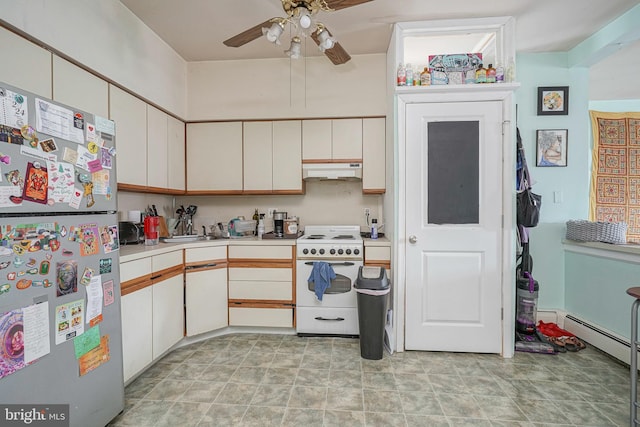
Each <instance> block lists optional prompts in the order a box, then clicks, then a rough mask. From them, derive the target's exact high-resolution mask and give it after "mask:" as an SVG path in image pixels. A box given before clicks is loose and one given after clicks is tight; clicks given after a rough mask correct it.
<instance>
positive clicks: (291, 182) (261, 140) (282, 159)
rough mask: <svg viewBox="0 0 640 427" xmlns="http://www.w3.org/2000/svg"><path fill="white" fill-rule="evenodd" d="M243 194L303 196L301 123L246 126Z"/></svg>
mask: <svg viewBox="0 0 640 427" xmlns="http://www.w3.org/2000/svg"><path fill="white" fill-rule="evenodd" d="M243 127H244V192H245V193H248V194H251V193H257V194H267V193H269V194H272V193H281V194H282V193H286V194H301V193H302V192H303V187H302V144H301V138H302V135H301V122H300V120H285V121H274V122H244V124H243Z"/></svg>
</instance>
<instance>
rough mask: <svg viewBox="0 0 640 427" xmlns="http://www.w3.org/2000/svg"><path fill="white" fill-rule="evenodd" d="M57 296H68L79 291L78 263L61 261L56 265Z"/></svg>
mask: <svg viewBox="0 0 640 427" xmlns="http://www.w3.org/2000/svg"><path fill="white" fill-rule="evenodd" d="M56 284H57V287H58V289H57V295H58V296H62V295H68V294H72V293H74V292H77V291H78V263H77V262H75V261H73V260H70V261H61V262H58V263H56Z"/></svg>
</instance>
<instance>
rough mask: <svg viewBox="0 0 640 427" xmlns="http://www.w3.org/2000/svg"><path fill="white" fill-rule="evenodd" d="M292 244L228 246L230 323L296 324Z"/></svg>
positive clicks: (288, 325) (257, 324) (238, 324)
mask: <svg viewBox="0 0 640 427" xmlns="http://www.w3.org/2000/svg"><path fill="white" fill-rule="evenodd" d="M294 287H295V280H294V268H293V249H292V247H291V246H280V245H279V246H276V245H273V246H271V245H239V246H229V325H230V326H263V327H264V326H271V327H288V328H291V327H293V326H294V323H293V320H294V306H295V296H294Z"/></svg>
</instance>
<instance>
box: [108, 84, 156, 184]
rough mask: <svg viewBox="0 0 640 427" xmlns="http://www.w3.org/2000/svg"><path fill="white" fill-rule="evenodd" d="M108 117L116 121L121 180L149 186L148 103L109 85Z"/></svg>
mask: <svg viewBox="0 0 640 427" xmlns="http://www.w3.org/2000/svg"><path fill="white" fill-rule="evenodd" d="M109 101H110V102H109V118H110V119H111V120H113V121H114V122H115V124H116V141H117V143H116V145H117V156H118V161H117V163H116V165H117V173H118V184H128V185H129V186H133V187H130V188H136V187H146V186H147V162H146V161H144V160H142V159H146V158H147V125H146V123H147V104H146V103H145V102H144V101H142V100H140V99H138V98H136V97H135V96H133V95H130V94H129V93H127V92H125V91H123V90H122V89H119V88H118V87H116V86H114V85H109Z"/></svg>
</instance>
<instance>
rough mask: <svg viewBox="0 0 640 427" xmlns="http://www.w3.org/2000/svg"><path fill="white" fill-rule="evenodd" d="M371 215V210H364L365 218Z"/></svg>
mask: <svg viewBox="0 0 640 427" xmlns="http://www.w3.org/2000/svg"><path fill="white" fill-rule="evenodd" d="M370 214H371V209H369V208H364V215H365V216H369V215H370Z"/></svg>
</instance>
